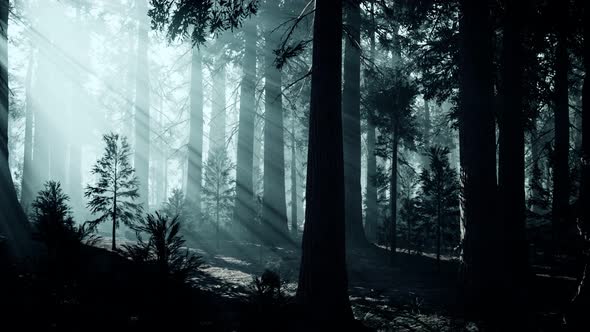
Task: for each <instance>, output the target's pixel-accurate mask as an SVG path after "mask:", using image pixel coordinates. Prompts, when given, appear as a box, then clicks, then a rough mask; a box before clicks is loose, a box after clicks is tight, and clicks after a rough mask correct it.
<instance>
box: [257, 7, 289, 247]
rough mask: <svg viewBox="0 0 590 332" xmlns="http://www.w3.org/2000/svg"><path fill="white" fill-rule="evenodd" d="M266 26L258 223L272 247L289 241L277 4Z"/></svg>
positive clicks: (272, 8)
mask: <svg viewBox="0 0 590 332" xmlns="http://www.w3.org/2000/svg"><path fill="white" fill-rule="evenodd" d="M266 7H267V8H266V10H267V11H266V14H267V26H266V34H265V37H264V39H265V43H266V45H265V47H266V48H265V53H264V59H265V64H264V66H265V67H264V80H265V84H264V92H265V95H264V100H265V105H264V109H265V111H264V178H263V186H264V189H263V190H264V192H263V201H262V221H263V223H264V226H265V228H266V234H265V235H266V236H267V237H268V240H269V241H270V243H272V244H278V243H285V242H288V240H289V227H288V221H287V199H286V197H285V196H286V195H285V139H284V134H283V98H282V91H281V86H282V80H281V71H280V70H279V69H278V68H277V67H276V66H275V63H274V62H275V61H274V60H275V54H274V49H276V48H277V47H278V46H279V43H280V35H279V33H278V32H274V33H273V32H272V30H273V29H274V28H275V27H276V19H275V18H277V17H280V16H279V15H280V12H279V4H278V2H277V1H269V2H267V5H266Z"/></svg>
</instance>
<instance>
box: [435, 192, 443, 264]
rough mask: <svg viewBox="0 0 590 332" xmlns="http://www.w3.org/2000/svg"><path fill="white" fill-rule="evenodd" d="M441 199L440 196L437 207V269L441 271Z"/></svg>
mask: <svg viewBox="0 0 590 332" xmlns="http://www.w3.org/2000/svg"><path fill="white" fill-rule="evenodd" d="M440 200H441V197H439V199H438V202H437V207H436V270H437V271H439V272H440V246H441V242H442V232H441V228H442V216H441V209H440Z"/></svg>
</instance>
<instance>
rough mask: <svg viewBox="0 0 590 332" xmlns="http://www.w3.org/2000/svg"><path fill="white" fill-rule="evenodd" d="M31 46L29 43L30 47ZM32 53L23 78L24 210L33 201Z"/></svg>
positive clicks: (27, 208) (22, 192) (22, 196)
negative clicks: (24, 106)
mask: <svg viewBox="0 0 590 332" xmlns="http://www.w3.org/2000/svg"><path fill="white" fill-rule="evenodd" d="M32 47H33V46H32V45H31V48H32ZM33 65H34V55H33V51H32V49H31V53H30V54H29V64H28V67H27V76H26V78H25V89H26V96H25V98H26V101H25V104H26V115H25V147H24V148H25V152H24V158H23V177H22V181H21V196H20V203H21V205H22V207H23V209H24V210H25V211H28V210H29V208H30V206H31V203H32V202H33V197H34V195H35V194H34V192H33V107H34V106H33V105H34V104H33V96H32V95H33V91H32V86H33V84H32V82H31V81H32V76H33Z"/></svg>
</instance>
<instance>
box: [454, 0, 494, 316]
mask: <svg viewBox="0 0 590 332" xmlns="http://www.w3.org/2000/svg"><path fill="white" fill-rule="evenodd" d="M461 9H462V15H461V20H460V23H459V24H460V43H461V44H460V47H461V49H460V50H461V60H460V63H459V65H460V67H459V70H460V112H461V114H460V121H461V123H460V125H459V130H460V131H462V132H461V133H460V136H461V145H462V148H463V149H462V151H461V159H462V167H463V170H462V174H461V180H462V194H463V200H464V201H463V204H464V206H463V207H464V211H463V223H464V227H465V229H464V238H463V255H462V273H463V278H464V291H465V293H464V295H465V300H466V307H465V308H466V310H467V313H468V314H471V315H476V316H479V318H484V319H488V318H489V319H492V318H493V317H492V316H493V312H494V310H496V309H497V305H498V303H497V300H499V299H498V298H496V297H495V296H494V295H496V294H498V292H497V287H498V286H499V285H500V280H501V279H500V278H499V274H500V273H501V270H500V269H499V261H500V260H501V258H500V257H498V255H497V253H496V252H495V251H494V250H492V248H494V247H495V246H497V245H498V243H500V242H501V241H499V240H500V239H501V232H500V231H499V227H498V226H499V224H498V222H497V220H496V218H495V216H494V211H495V207H496V204H495V197H496V194H497V193H496V191H497V187H496V145H495V123H494V115H493V109H492V107H493V104H494V103H493V87H492V45H491V29H490V17H489V4H488V2H487V1H470V0H463V1H461Z"/></svg>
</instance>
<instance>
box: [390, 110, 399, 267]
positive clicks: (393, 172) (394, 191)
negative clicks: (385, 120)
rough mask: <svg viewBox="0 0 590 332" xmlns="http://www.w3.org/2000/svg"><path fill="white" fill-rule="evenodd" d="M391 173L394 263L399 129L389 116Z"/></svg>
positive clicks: (392, 261) (392, 253) (394, 253)
mask: <svg viewBox="0 0 590 332" xmlns="http://www.w3.org/2000/svg"><path fill="white" fill-rule="evenodd" d="M391 129H392V130H391V131H392V136H393V137H392V140H391V141H392V144H391V151H392V152H391V175H390V178H389V209H390V212H391V218H390V221H389V234H388V237H389V247H390V250H391V251H390V261H389V263H390V264H391V265H395V264H396V258H397V165H398V162H397V158H398V151H399V130H398V124H397V123H396V120H395V117H394V116H393V114H392V116H391Z"/></svg>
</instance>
